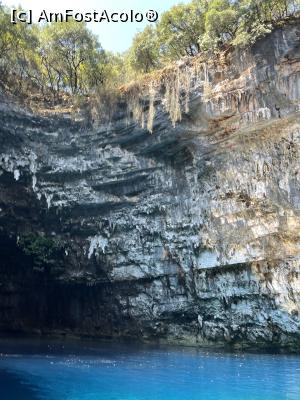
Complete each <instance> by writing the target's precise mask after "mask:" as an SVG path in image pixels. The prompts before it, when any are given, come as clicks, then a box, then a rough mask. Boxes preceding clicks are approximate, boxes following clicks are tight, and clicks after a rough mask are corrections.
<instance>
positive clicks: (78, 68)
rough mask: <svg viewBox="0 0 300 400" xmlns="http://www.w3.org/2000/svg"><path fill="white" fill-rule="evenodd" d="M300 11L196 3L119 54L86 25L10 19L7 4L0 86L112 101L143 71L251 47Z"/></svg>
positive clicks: (170, 14)
mask: <svg viewBox="0 0 300 400" xmlns="http://www.w3.org/2000/svg"><path fill="white" fill-rule="evenodd" d="M299 12H300V0H192V1H191V2H190V3H188V4H178V5H176V6H174V7H172V8H171V9H170V10H169V11H167V12H165V13H163V14H162V16H161V19H160V20H159V22H158V23H157V24H156V25H153V24H152V25H149V26H147V27H146V28H145V29H144V30H143V31H142V32H140V33H138V34H137V35H136V36H135V37H134V39H133V43H132V46H131V48H130V49H129V50H128V51H127V52H126V53H125V54H123V55H120V54H112V53H109V52H105V51H104V50H103V49H102V47H101V45H100V43H99V41H98V40H97V38H96V37H95V36H94V35H93V34H92V33H91V32H90V31H89V30H88V28H87V25H86V24H85V23H78V22H75V21H69V22H68V23H64V22H62V23H52V24H45V25H42V26H37V25H32V26H30V25H27V24H24V23H17V24H11V22H10V15H9V11H8V9H7V8H6V7H4V6H2V5H1V3H0V84H2V86H4V87H6V88H9V90H11V91H13V92H14V93H18V94H20V95H21V94H27V95H28V94H30V93H32V92H33V93H35V92H38V93H39V94H42V96H43V98H44V99H46V100H49V98H50V97H51V98H52V100H53V101H54V103H56V102H58V101H59V100H60V99H61V97H62V96H61V94H62V92H64V93H69V94H70V95H72V98H76V99H77V98H83V99H84V98H86V95H91V94H92V95H93V96H98V98H99V99H100V98H102V99H103V98H104V99H105V98H107V97H111V99H109V103H110V104H111V103H112V102H114V101H115V100H114V98H115V91H116V88H117V87H119V86H120V85H122V84H124V83H128V82H129V81H130V80H132V79H135V78H136V77H137V76H139V74H144V73H149V72H151V71H153V70H155V69H157V68H161V67H163V66H164V65H165V64H167V63H169V62H170V61H174V60H178V59H179V58H181V57H185V56H189V57H193V56H196V55H197V54H199V53H205V52H208V53H211V52H217V51H219V50H223V49H226V48H228V47H231V46H248V45H251V44H252V43H254V42H255V41H256V40H257V38H259V37H261V36H263V35H265V34H266V33H268V32H270V31H271V30H272V29H273V28H274V26H276V25H278V24H280V23H281V22H282V21H284V20H285V19H286V18H288V17H293V16H299ZM31 89H35V90H31ZM107 92H110V93H112V96H110V95H108V94H107ZM98 108H99V107H98ZM103 113H104V114H107V110H103ZM91 119H93V117H92V116H91Z"/></svg>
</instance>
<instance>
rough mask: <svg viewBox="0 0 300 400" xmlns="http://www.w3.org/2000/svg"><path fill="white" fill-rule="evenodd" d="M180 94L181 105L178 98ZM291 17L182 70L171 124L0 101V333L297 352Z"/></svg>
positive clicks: (299, 285) (294, 37) (298, 171)
mask: <svg viewBox="0 0 300 400" xmlns="http://www.w3.org/2000/svg"><path fill="white" fill-rule="evenodd" d="M185 95H186V94H183V95H182V101H183V102H184V96H185ZM299 106H300V25H299V21H298V22H297V21H296V22H293V23H289V24H287V25H286V26H285V27H283V28H278V29H276V30H275V31H274V32H273V33H272V34H270V35H269V36H267V37H265V38H263V39H261V40H260V41H259V42H257V44H256V45H254V46H253V47H252V48H251V49H248V50H243V51H242V50H236V51H235V52H234V53H232V54H230V55H229V56H228V57H227V58H226V60H225V61H224V62H220V60H219V61H218V63H213V62H211V63H210V64H207V66H206V68H204V69H203V71H202V70H201V71H200V72H199V73H198V74H197V75H196V76H194V77H193V78H192V82H191V88H190V93H189V100H188V107H187V108H186V109H185V112H184V110H183V112H182V116H181V121H180V122H177V124H176V126H175V127H173V125H172V122H171V120H170V116H169V115H168V113H167V112H166V111H165V110H166V106H165V104H164V102H163V101H162V99H161V98H160V95H159V94H156V97H155V107H156V116H155V118H154V123H153V133H152V134H149V132H148V131H147V129H144V128H142V127H141V126H140V124H138V123H135V122H134V121H133V120H130V119H128V113H127V108H126V104H119V107H118V110H117V111H116V112H115V114H114V117H113V119H112V121H111V123H110V124H105V125H102V126H100V127H96V126H95V127H94V128H89V129H88V128H84V127H83V125H82V124H81V123H80V122H76V121H75V122H74V121H72V120H71V119H70V118H68V117H63V116H60V117H59V116H54V117H49V116H48V117H41V116H38V115H33V114H32V113H30V112H27V111H24V110H23V111H22V110H20V109H19V108H18V107H16V106H15V107H14V106H12V105H11V104H9V103H8V102H5V100H3V101H2V103H1V109H0V120H1V127H0V330H1V331H6V332H7V331H18V332H40V333H64V334H65V333H73V334H78V335H90V336H97V337H106V338H107V337H110V338H111V337H134V338H137V339H143V340H159V341H161V342H171V343H183V344H192V345H224V344H230V345H234V346H236V347H238V346H249V347H251V348H254V347H261V346H262V347H268V346H273V347H278V348H288V349H291V350H299V349H300V315H299V313H300V268H299V265H300V258H299V257H300V187H299V184H300V162H299V156H300V118H299V117H300V107H299Z"/></svg>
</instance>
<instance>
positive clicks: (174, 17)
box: [157, 0, 208, 61]
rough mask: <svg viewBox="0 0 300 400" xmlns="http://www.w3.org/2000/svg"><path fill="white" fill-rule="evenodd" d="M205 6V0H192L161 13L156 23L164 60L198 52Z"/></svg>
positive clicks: (202, 32) (203, 25) (206, 4)
mask: <svg viewBox="0 0 300 400" xmlns="http://www.w3.org/2000/svg"><path fill="white" fill-rule="evenodd" d="M207 6H208V2H207V1H202V0H194V1H192V2H191V3H189V4H179V5H177V6H174V7H172V8H171V9H170V10H169V11H167V12H165V13H164V14H162V17H161V20H160V21H159V22H158V24H157V34H158V42H159V45H160V52H161V55H162V57H163V58H164V59H165V60H167V61H168V60H176V59H178V58H180V57H183V56H195V55H196V54H198V53H199V51H200V45H199V38H200V37H202V35H203V34H204V31H205V24H204V21H205V20H204V16H205V12H206V10H207Z"/></svg>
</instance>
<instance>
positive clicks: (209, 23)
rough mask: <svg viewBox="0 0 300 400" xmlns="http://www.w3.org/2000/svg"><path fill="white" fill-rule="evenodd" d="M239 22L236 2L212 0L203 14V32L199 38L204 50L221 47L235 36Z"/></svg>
mask: <svg viewBox="0 0 300 400" xmlns="http://www.w3.org/2000/svg"><path fill="white" fill-rule="evenodd" d="M238 24H239V9H238V3H232V2H231V1H230V0H212V1H211V2H210V3H209V7H208V10H207V12H206V14H205V34H204V35H203V37H202V38H201V39H200V43H201V46H202V48H203V49H204V50H210V49H216V48H222V47H223V46H224V45H225V44H227V43H230V42H231V41H232V40H233V38H234V37H235V33H236V31H237V28H238Z"/></svg>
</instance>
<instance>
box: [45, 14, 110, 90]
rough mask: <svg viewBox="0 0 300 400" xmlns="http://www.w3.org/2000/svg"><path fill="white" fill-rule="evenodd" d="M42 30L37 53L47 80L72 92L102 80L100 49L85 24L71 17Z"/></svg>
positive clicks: (86, 88)
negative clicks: (40, 42)
mask: <svg viewBox="0 0 300 400" xmlns="http://www.w3.org/2000/svg"><path fill="white" fill-rule="evenodd" d="M44 29H45V31H44V33H43V34H44V40H43V41H42V46H41V49H40V52H41V53H40V54H41V59H42V62H43V65H44V67H45V69H46V71H47V74H48V76H49V82H52V83H53V80H54V81H55V82H56V85H57V84H58V82H59V84H60V85H63V86H64V87H65V88H66V89H67V90H70V92H71V93H72V94H78V93H84V92H86V91H87V90H88V89H90V88H92V87H93V86H96V85H99V84H102V83H103V79H104V77H103V71H102V67H101V64H102V63H103V60H104V51H103V49H102V48H101V45H100V43H99V42H98V41H97V39H96V37H95V36H94V35H93V34H92V33H91V32H90V31H89V30H88V29H87V27H86V24H84V23H78V22H76V21H74V20H73V21H69V22H62V23H57V24H55V23H54V24H51V25H48V26H46V27H45V28H44ZM50 76H51V78H50ZM52 83H50V84H51V85H52Z"/></svg>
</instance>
